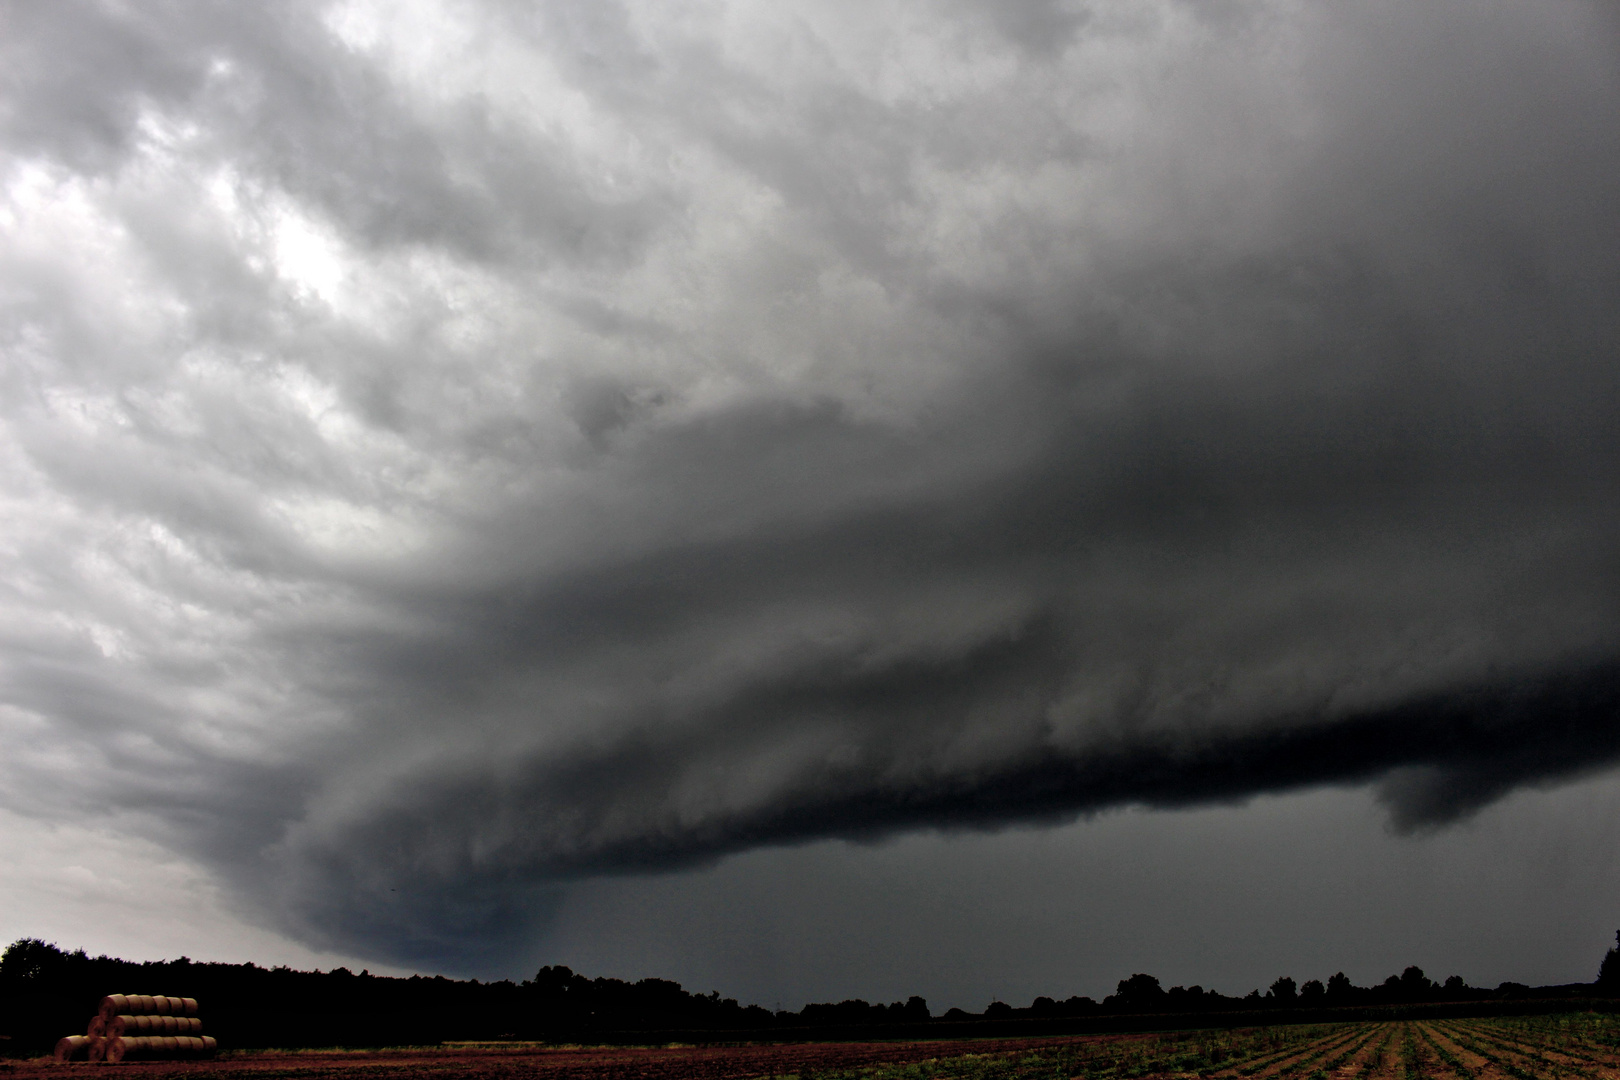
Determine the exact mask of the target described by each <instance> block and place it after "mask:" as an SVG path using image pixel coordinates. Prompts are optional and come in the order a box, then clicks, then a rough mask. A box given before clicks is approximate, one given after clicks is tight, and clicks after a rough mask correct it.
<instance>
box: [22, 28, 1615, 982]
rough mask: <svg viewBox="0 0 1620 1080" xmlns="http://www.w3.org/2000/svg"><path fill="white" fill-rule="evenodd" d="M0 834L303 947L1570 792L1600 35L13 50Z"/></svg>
mask: <svg viewBox="0 0 1620 1080" xmlns="http://www.w3.org/2000/svg"><path fill="white" fill-rule="evenodd" d="M0 19H3V23H0V176H3V181H4V189H3V196H0V230H3V233H4V241H3V243H0V309H3V315H0V335H3V336H0V378H3V380H4V381H3V384H0V462H3V468H0V507H3V513H0V522H3V523H0V552H3V555H0V558H3V559H4V565H5V573H4V574H3V575H0V635H3V639H0V640H3V645H0V737H3V739H4V743H5V746H6V749H7V752H6V753H5V755H4V756H3V758H0V798H3V799H5V800H6V805H7V806H8V807H9V808H11V809H12V810H15V811H18V812H26V813H29V814H33V815H39V816H45V817H58V818H69V817H85V816H88V815H110V814H123V815H136V817H137V818H138V820H140V821H141V822H143V823H144V824H143V826H142V827H143V828H144V829H146V830H148V832H149V835H150V836H153V837H155V838H158V839H159V840H160V841H161V842H162V843H164V844H166V845H168V846H170V847H172V848H173V849H175V850H177V851H183V852H186V853H188V854H190V855H192V856H194V857H196V858H198V859H201V860H202V861H203V862H205V863H206V865H208V866H210V867H212V868H213V869H214V871H215V872H216V873H217V874H218V875H219V876H220V878H221V879H222V880H224V881H225V882H227V883H228V884H229V885H230V886H231V888H232V889H233V890H234V893H235V895H236V896H238V897H239V898H240V902H241V903H242V904H244V905H246V906H247V907H249V908H251V909H252V910H253V911H254V912H256V913H257V915H258V917H259V918H261V919H264V920H266V921H267V922H270V923H273V924H274V925H276V926H278V927H280V928H282V929H283V930H285V931H286V932H288V933H291V934H293V935H295V936H297V937H299V938H301V939H302V940H305V941H308V942H312V943H315V944H319V945H322V946H332V947H342V948H346V949H352V950H355V951H357V952H359V953H361V954H363V955H375V956H378V957H388V958H391V959H395V960H399V961H404V962H413V963H425V962H435V963H444V964H456V963H463V962H472V961H471V960H470V959H469V958H476V957H477V956H480V955H485V954H487V953H488V952H489V951H490V950H498V949H500V948H502V947H505V945H506V944H507V943H509V942H511V941H515V940H521V938H522V936H523V935H524V934H525V933H526V932H527V928H528V927H529V926H530V925H531V922H532V920H533V919H534V918H536V917H538V915H537V912H540V911H542V910H543V908H544V895H545V890H546V889H547V888H549V887H551V886H552V885H553V884H554V883H557V882H562V881H566V880H568V879H570V878H573V877H577V876H579V875H589V874H600V873H623V872H642V871H651V870H661V869H668V868H676V867H681V866H688V865H694V864H698V863H702V862H703V861H705V860H712V859H714V858H717V857H720V856H723V855H725V854H727V853H730V852H735V851H740V850H744V849H746V848H749V847H752V846H757V845H764V844H778V843H789V842H797V841H803V840H809V839H815V838H821V837H829V836H843V837H873V838H875V837H881V836H884V835H888V834H892V833H893V832H895V831H897V830H904V829H916V828H993V827H997V826H1002V825H1006V824H1010V823H1018V822H1030V821H1058V820H1064V819H1067V818H1072V817H1074V816H1075V815H1077V814H1082V813H1085V812H1089V811H1093V810H1098V809H1102V808H1106V807H1110V806H1118V805H1129V804H1146V805H1158V806H1182V805H1192V804H1196V803H1201V802H1208V801H1212V800H1235V799H1242V798H1244V797H1246V796H1250V795H1253V794H1256V793H1261V792H1268V791H1278V790H1287V789H1295V788H1302V787H1307V786H1311V785H1320V784H1363V783H1376V784H1378V785H1380V788H1379V790H1380V791H1381V793H1382V797H1383V798H1384V800H1385V801H1386V802H1387V804H1388V805H1389V807H1390V812H1391V815H1392V820H1393V821H1394V822H1395V823H1396V825H1397V826H1398V827H1402V828H1420V827H1431V826H1435V825H1439V824H1443V823H1445V822H1448V821H1451V820H1454V819H1456V818H1458V817H1460V816H1462V815H1466V814H1467V813H1469V812H1470V811H1471V810H1473V809H1475V808H1477V807H1479V806H1482V805H1485V804H1486V803H1488V802H1490V801H1492V800H1494V799H1496V798H1499V797H1500V796H1502V795H1503V794H1505V793H1507V792H1509V791H1512V790H1514V789H1515V788H1517V787H1519V786H1522V785H1525V784H1539V783H1551V782H1556V781H1558V780H1559V779H1561V778H1566V777H1570V776H1573V775H1576V774H1578V773H1581V772H1583V771H1589V770H1592V769H1597V768H1603V767H1607V766H1609V765H1611V764H1612V763H1613V762H1614V761H1615V760H1616V758H1620V724H1617V722H1616V721H1617V719H1620V716H1617V705H1620V561H1617V558H1616V552H1617V551H1620V545H1617V541H1620V519H1617V510H1620V501H1617V500H1616V498H1615V496H1614V493H1615V492H1616V491H1620V467H1617V466H1620V424H1617V422H1616V410H1615V402H1616V401H1620V303H1616V298H1617V297H1620V193H1617V188H1616V182H1615V177H1616V176H1620V108H1617V106H1620V30H1617V24H1616V20H1615V18H1614V15H1613V11H1612V10H1611V9H1609V8H1607V7H1606V6H1604V5H1601V4H1597V3H1590V4H1588V3H1579V2H1562V0H1560V2H1551V3H1546V4H1540V5H1536V6H1535V7H1534V8H1533V9H1531V8H1526V7H1524V6H1522V5H1515V4H1508V3H1493V2H1479V0H1468V2H1461V0H1458V2H1445V0H1441V2H1435V3H1428V4H1422V5H1404V4H1394V3H1381V2H1371V0H1354V2H1349V3H1342V4H1333V5H1301V4H1293V3H1284V2H1278V3H1261V4H1243V5H1238V4H1226V3H1190V2H1181V0H1160V2H1151V3H1141V2H1136V0H1132V2H1123V0H1120V2H1107V0H1101V2H1097V3H1073V4H1069V3H1062V2H1058V0H1023V2H1020V3H994V4H990V3H986V4H978V3H972V2H968V0H938V2H918V3H895V4H887V3H878V4H865V3H863V4H848V3H838V2H832V0H828V2H806V3H802V4H792V5H779V4H760V3H755V4H750V3H745V2H741V0H739V2H735V3H730V2H726V3H722V2H713V3H694V4H685V5H671V4H664V3H655V2H646V3H640V2H627V3H618V2H610V0H589V2H586V0H580V2H572V0H557V2H554V3H546V4H541V5H525V4H499V3H470V2H469V3H449V2H445V3H431V2H423V3H411V4H406V5H397V4H375V5H374V4H370V3H363V2H354V3H341V4H300V3H289V4H276V5H240V4H232V3H188V4H166V3H155V4H141V5H126V4H122V3H115V2H112V0H108V2H105V3H96V2H88V0H87V2H80V3H59V4H49V5H23V4H15V5H9V6H7V7H5V8H4V9H3V15H0Z"/></svg>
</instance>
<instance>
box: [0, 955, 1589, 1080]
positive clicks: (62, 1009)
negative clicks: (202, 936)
mask: <svg viewBox="0 0 1620 1080" xmlns="http://www.w3.org/2000/svg"><path fill="white" fill-rule="evenodd" d="M1616 939H1617V944H1620V934H1617V935H1616ZM109 993H158V994H171V995H175V996H180V997H193V998H196V999H197V1000H198V1001H199V1002H201V1003H202V1006H203V1011H202V1016H203V1022H204V1027H205V1030H206V1031H207V1032H208V1033H209V1034H212V1035H214V1036H215V1037H216V1038H218V1039H219V1040H220V1042H221V1044H222V1045H225V1046H231V1047H236V1048H249V1047H272V1046H281V1047H287V1046H392V1045H419V1044H424V1043H436V1042H443V1041H447V1040H453V1039H465V1040H480V1039H489V1040H500V1039H544V1040H558V1039H568V1040H574V1039H581V1038H591V1039H597V1040H604V1041H605V1040H607V1039H609V1038H613V1037H618V1036H623V1037H625V1038H626V1039H627V1041H628V1040H631V1039H633V1038H634V1037H635V1036H636V1035H637V1033H641V1034H642V1035H643V1036H645V1035H646V1034H649V1033H655V1032H658V1033H684V1034H688V1035H691V1034H694V1033H705V1032H708V1033H726V1032H730V1033H737V1034H738V1035H739V1036H740V1037H771V1038H794V1037H811V1036H812V1035H813V1036H814V1037H818V1038H829V1037H832V1038H836V1037H842V1033H843V1032H845V1031H849V1032H851V1034H855V1033H856V1032H855V1029H861V1030H863V1031H865V1032H867V1033H871V1032H874V1031H876V1030H878V1029H883V1030H885V1031H890V1032H892V1033H894V1034H905V1033H911V1032H913V1031H914V1029H916V1028H918V1027H919V1026H922V1025H928V1026H930V1027H933V1028H935V1029H936V1030H938V1031H939V1033H941V1034H943V1033H946V1032H947V1031H954V1030H956V1028H966V1027H968V1026H972V1025H988V1024H995V1023H998V1022H1005V1021H1019V1020H1025V1021H1030V1020H1033V1021H1054V1022H1056V1021H1065V1020H1069V1021H1078V1020H1081V1019H1084V1018H1093V1019H1096V1020H1098V1021H1099V1022H1102V1021H1107V1020H1108V1018H1110V1017H1130V1016H1134V1015H1152V1014H1163V1013H1198V1012H1204V1013H1222V1012H1225V1013H1243V1012H1251V1011H1255V1010H1287V1011H1289V1012H1290V1014H1291V1013H1292V1012H1297V1011H1300V1010H1307V1011H1308V1010H1311V1009H1314V1008H1346V1007H1356V1006H1363V1005H1367V1006H1371V1005H1408V1004H1421V1003H1427V1002H1467V1001H1484V1000H1491V999H1501V998H1514V997H1531V996H1534V995H1541V996H1555V995H1561V996H1568V995H1569V994H1571V993H1587V994H1608V995H1614V996H1620V950H1617V949H1610V950H1609V953H1608V955H1607V956H1606V957H1605V958H1604V961H1603V964H1602V966H1601V968H1600V978H1599V981H1598V982H1597V983H1595V984H1579V985H1577V986H1575V987H1542V988H1537V989H1532V988H1531V987H1528V986H1523V985H1520V984H1518V983H1503V984H1501V985H1500V986H1497V987H1495V988H1494V989H1489V990H1487V989H1483V988H1479V987H1471V986H1468V985H1467V984H1466V983H1465V982H1464V981H1463V980H1462V979H1461V978H1460V977H1458V976H1455V975H1454V976H1452V977H1450V978H1448V979H1446V980H1445V981H1443V982H1438V983H1437V982H1434V981H1431V980H1430V979H1429V978H1428V977H1427V976H1426V975H1425V974H1424V973H1423V971H1422V969H1420V968H1418V967H1415V966H1413V967H1408V968H1407V969H1406V970H1405V971H1403V972H1402V973H1401V974H1399V975H1391V976H1390V977H1389V978H1388V979H1386V980H1384V982H1382V983H1380V984H1377V985H1375V986H1365V987H1360V986H1354V985H1352V984H1351V982H1350V980H1349V979H1348V978H1347V977H1346V976H1345V975H1344V974H1343V973H1342V972H1341V973H1338V974H1335V975H1333V976H1331V977H1330V978H1328V979H1327V981H1326V982H1322V981H1320V980H1317V979H1311V980H1307V981H1306V982H1305V983H1304V984H1302V985H1301V984H1296V983H1295V981H1294V980H1293V979H1292V978H1291V977H1286V976H1285V977H1281V978H1278V979H1277V980H1276V981H1275V982H1273V983H1272V984H1271V986H1270V988H1269V989H1268V990H1267V991H1266V992H1265V993H1263V994H1262V993H1261V992H1260V991H1259V990H1258V989H1257V990H1253V991H1251V992H1249V993H1248V994H1247V995H1243V996H1227V995H1223V994H1219V993H1217V992H1215V991H1214V990H1206V989H1204V988H1202V987H1200V986H1188V987H1183V986H1173V987H1171V988H1169V989H1168V990H1166V989H1164V988H1163V987H1162V985H1161V984H1160V982H1159V980H1158V979H1157V978H1155V977H1154V976H1152V975H1147V974H1140V973H1139V974H1135V975H1132V976H1130V977H1129V978H1126V979H1121V980H1120V981H1119V985H1118V988H1117V989H1116V991H1115V993H1113V994H1110V995H1108V996H1107V997H1105V998H1104V999H1103V1000H1102V1001H1100V1002H1099V1001H1094V1000H1092V999H1091V998H1089V997H1070V998H1067V999H1065V1000H1062V1001H1059V1000H1055V999H1053V998H1050V997H1037V998H1036V999H1035V1000H1034V1001H1033V1002H1032V1003H1031V1004H1030V1005H1028V1006H1027V1007H1023V1008H1015V1007H1013V1006H1011V1005H1009V1004H1007V1003H1005V1002H1000V1001H996V1002H991V1003H990V1004H989V1005H988V1006H987V1007H986V1008H985V1009H984V1011H983V1012H980V1013H969V1012H967V1011H965V1010H962V1009H951V1010H949V1011H948V1012H946V1013H945V1014H944V1015H943V1016H940V1017H935V1016H934V1015H933V1013H932V1011H931V1010H930V1009H929V1007H928V1003H927V1001H925V1000H924V999H923V998H921V997H911V998H909V999H907V1000H906V1001H896V1002H892V1003H889V1004H882V1003H871V1002H867V1001H862V1000H859V999H850V1000H846V1001H840V1002H823V1003H814V1004H808V1005H805V1006H804V1007H803V1008H802V1009H799V1010H797V1011H790V1010H770V1009H765V1008H762V1007H760V1006H758V1005H743V1004H741V1003H739V1002H738V1001H737V1000H736V999H735V998H725V997H721V996H720V994H719V993H717V992H711V993H708V994H697V993H692V992H690V991H688V990H686V989H684V988H683V987H682V986H681V985H680V984H679V983H677V982H673V981H671V980H668V979H656V978H649V979H641V980H638V981H636V982H627V981H625V980H622V979H610V978H594V979H593V978H587V977H586V976H584V975H581V974H578V973H576V972H574V971H572V970H570V969H569V968H567V967H562V966H547V967H542V968H541V969H540V970H539V971H538V972H537V973H536V974H535V977H534V978H533V979H525V980H523V981H522V982H512V981H511V980H501V981H498V982H480V981H479V980H477V979H467V980H461V979H447V978H445V977H444V976H442V975H441V976H432V977H428V976H422V975H413V976H411V977H409V978H398V977H391V976H377V975H372V974H371V973H370V972H369V971H362V972H360V973H359V974H355V973H354V972H352V971H350V970H348V969H347V968H336V969H334V970H332V971H324V972H323V971H296V970H293V969H291V968H288V967H274V968H264V967H260V966H258V965H256V964H252V963H247V964H222V963H201V962H194V961H192V960H190V959H188V958H187V957H183V956H182V957H180V958H178V959H175V960H165V961H148V962H144V963H136V962H133V961H128V960H120V959H117V958H114V957H108V956H94V957H92V956H89V955H87V954H86V953H85V952H84V951H83V950H82V949H81V950H76V951H72V952H67V951H64V950H62V949H60V948H58V947H57V946H55V945H54V944H48V943H46V942H44V941H41V940H38V939H36V938H23V939H20V940H18V941H15V942H13V943H12V944H11V945H10V946H8V947H7V948H6V949H5V951H4V953H3V954H0V1053H3V1054H6V1055H8V1056H17V1055H24V1056H27V1055H32V1054H38V1053H43V1052H44V1051H45V1050H47V1049H49V1047H50V1046H51V1045H52V1044H54V1042H55V1040H56V1039H57V1038H59V1037H60V1036H62V1035H67V1034H73V1033H78V1032H82V1031H83V1028H84V1025H85V1022H86V1021H87V1020H88V1018H89V1017H90V1016H91V1014H92V1013H94V1012H95V1009H96V1006H97V1003H99V1001H100V1000H101V998H102V996H103V995H105V994H109Z"/></svg>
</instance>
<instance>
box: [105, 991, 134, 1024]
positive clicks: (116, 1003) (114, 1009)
mask: <svg viewBox="0 0 1620 1080" xmlns="http://www.w3.org/2000/svg"><path fill="white" fill-rule="evenodd" d="M126 1012H129V1003H128V999H127V998H126V997H124V995H123V994H108V995H107V996H106V997H104V998H102V999H101V1016H102V1019H104V1020H111V1019H112V1018H113V1017H115V1016H117V1015H118V1014H119V1013H126Z"/></svg>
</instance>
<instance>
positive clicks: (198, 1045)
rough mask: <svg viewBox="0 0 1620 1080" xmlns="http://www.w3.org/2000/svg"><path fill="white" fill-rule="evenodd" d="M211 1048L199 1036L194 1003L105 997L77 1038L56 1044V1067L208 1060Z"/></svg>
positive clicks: (209, 1040) (135, 996)
mask: <svg viewBox="0 0 1620 1080" xmlns="http://www.w3.org/2000/svg"><path fill="white" fill-rule="evenodd" d="M215 1049H216V1044H215V1042H214V1039H213V1037H212V1036H209V1035H204V1034H203V1033H202V1021H201V1020H199V1019H197V999H196V998H178V997H153V996H152V995H151V994H109V995H108V996H106V997H104V998H102V999H101V1011H100V1012H98V1013H96V1015H95V1016H93V1017H91V1018H90V1027H89V1030H88V1031H87V1032H86V1033H85V1034H83V1035H69V1036H67V1037H66V1038H64V1039H61V1040H59V1041H58V1042H57V1044H56V1060H57V1061H123V1060H125V1059H126V1058H186V1057H209V1056H211V1055H212V1054H213V1053H214V1050H215Z"/></svg>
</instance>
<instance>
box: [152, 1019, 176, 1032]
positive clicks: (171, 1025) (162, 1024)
mask: <svg viewBox="0 0 1620 1080" xmlns="http://www.w3.org/2000/svg"><path fill="white" fill-rule="evenodd" d="M152 1027H153V1029H154V1030H156V1031H160V1032H162V1033H163V1034H164V1035H174V1034H176V1033H177V1032H179V1030H180V1021H179V1020H176V1019H175V1018H174V1017H172V1016H160V1017H158V1022H157V1023H156V1024H153V1025H152Z"/></svg>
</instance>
